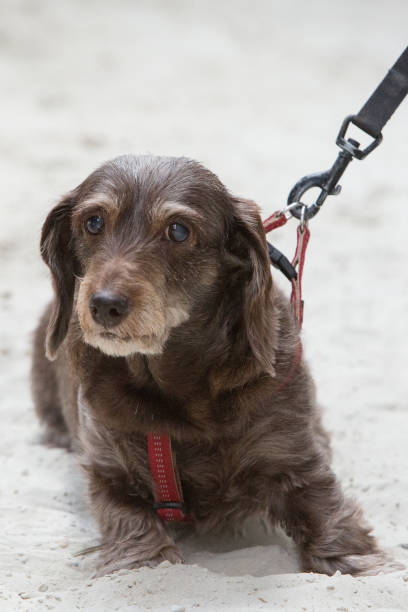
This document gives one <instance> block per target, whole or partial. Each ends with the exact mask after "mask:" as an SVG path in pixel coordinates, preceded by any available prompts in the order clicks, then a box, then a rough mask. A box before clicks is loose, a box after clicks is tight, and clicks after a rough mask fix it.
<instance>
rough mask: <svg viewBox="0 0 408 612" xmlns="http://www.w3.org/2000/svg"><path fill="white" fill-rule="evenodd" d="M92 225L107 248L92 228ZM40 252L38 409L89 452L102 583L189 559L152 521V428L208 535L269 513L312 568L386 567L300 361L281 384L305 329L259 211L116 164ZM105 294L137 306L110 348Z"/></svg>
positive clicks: (206, 181) (213, 182)
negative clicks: (284, 287)
mask: <svg viewBox="0 0 408 612" xmlns="http://www.w3.org/2000/svg"><path fill="white" fill-rule="evenodd" d="M95 214H100V215H103V217H104V220H105V227H104V230H103V232H102V234H101V235H89V234H87V232H86V231H85V229H84V226H85V221H86V219H87V218H89V217H90V216H91V215H95ZM175 222H179V223H183V224H185V225H186V226H187V227H188V228H189V229H190V236H189V238H188V239H187V240H186V241H185V242H183V243H180V244H177V243H174V242H172V241H171V240H169V239H168V237H166V227H167V226H168V225H169V223H175ZM41 250H42V255H43V258H44V260H45V261H46V263H47V264H48V266H49V267H50V269H51V272H52V275H53V282H54V288H55V300H54V303H53V305H52V306H51V309H48V310H47V312H46V313H45V315H44V317H43V319H42V321H41V323H40V326H39V328H38V331H37V334H36V339H35V352H34V363H33V391H34V400H35V405H36V409H37V413H38V415H39V417H40V419H41V420H42V422H43V423H44V425H45V426H46V432H47V433H46V436H45V439H46V440H47V441H49V442H50V443H55V444H59V445H66V446H68V445H70V444H72V446H73V447H74V448H75V449H76V450H78V451H79V452H80V453H81V457H82V463H83V465H84V467H85V469H86V472H87V476H88V479H89V492H90V499H91V504H92V508H93V511H94V513H95V516H96V518H97V520H98V522H99V525H100V530H101V535H102V543H101V552H100V560H99V571H100V573H106V572H110V571H114V570H116V569H119V568H122V567H126V568H130V567H138V566H140V565H145V564H148V565H155V564H156V563H158V562H160V561H162V560H164V559H169V560H170V561H171V562H180V561H181V560H182V558H181V554H180V552H179V551H178V549H177V547H176V545H175V543H174V541H173V539H172V537H171V535H170V532H169V531H168V529H167V527H166V525H164V524H163V523H162V521H161V520H160V519H159V518H158V517H157V516H156V515H155V512H154V511H153V500H154V495H153V485H152V478H151V474H150V471H149V467H148V456H147V444H146V434H147V433H148V432H166V433H168V434H169V435H170V436H171V439H172V442H173V447H174V451H175V455H176V459H177V466H178V469H179V472H180V478H181V484H182V489H183V493H184V499H185V503H186V507H187V511H188V514H189V516H190V517H191V519H192V525H193V526H194V527H195V528H196V529H197V530H198V531H201V532H203V531H208V530H215V529H222V528H224V527H226V526H231V525H233V524H236V525H242V523H243V521H244V520H245V519H246V518H247V517H249V516H254V515H262V516H267V517H268V519H269V521H270V522H271V523H272V524H277V523H279V524H281V525H283V526H284V527H285V529H286V530H287V532H288V533H289V534H290V535H291V536H292V537H293V538H294V540H295V541H296V542H297V543H298V545H299V550H300V555H301V559H302V564H303V568H304V569H305V570H308V571H315V572H324V573H328V574H332V573H334V572H335V571H336V570H338V569H339V570H341V571H342V572H347V573H352V574H361V573H375V572H377V571H380V570H381V568H382V567H383V565H384V561H385V556H384V555H383V554H382V553H381V552H380V551H379V549H378V548H377V545H376V542H375V540H374V538H373V537H372V536H371V535H370V533H369V532H370V529H369V528H368V527H367V526H366V525H365V523H364V521H363V519H362V517H361V512H360V510H359V509H358V507H357V506H356V505H355V504H354V502H352V501H350V500H348V499H345V498H344V497H343V494H342V492H341V488H340V486H339V483H338V481H337V480H336V478H335V476H334V474H333V472H332V471H331V469H330V466H329V463H330V459H329V447H328V439H327V434H326V433H325V432H324V430H323V428H322V425H321V422H320V416H319V412H318V409H317V407H316V401H315V396H314V390H313V382H312V380H311V378H310V374H309V372H308V369H307V367H306V364H305V363H304V361H302V362H301V363H300V364H299V365H298V367H297V369H296V371H295V372H294V375H293V377H292V378H291V380H290V383H289V384H287V385H286V386H284V387H282V381H284V380H285V379H286V377H287V375H288V372H289V370H290V368H291V366H292V364H293V362H294V360H295V359H296V352H297V349H298V343H299V338H298V329H297V325H296V323H295V321H294V320H293V317H292V314H291V312H290V308H289V305H288V303H287V301H286V299H285V298H284V297H283V296H282V295H281V294H280V293H279V291H278V290H277V289H276V288H275V287H274V285H273V283H272V277H271V274H270V267H269V260H268V254H267V248H266V241H265V235H264V232H263V229H262V224H261V219H260V217H259V213H258V210H257V207H256V206H255V204H254V203H252V202H250V201H244V200H238V199H236V198H233V197H232V196H231V195H230V194H229V193H228V191H227V190H226V189H225V187H224V186H223V185H222V184H221V183H220V181H219V180H218V179H217V177H216V176H214V175H213V174H212V173H211V172H209V171H208V170H206V169H205V168H203V167H202V166H201V165H199V164H198V163H196V162H193V161H191V160H187V159H183V158H182V159H176V158H160V157H148V156H146V157H138V158H136V157H131V156H128V157H122V158H118V159H116V160H113V161H112V162H109V163H107V164H105V165H103V166H102V167H101V168H99V169H98V170H97V171H95V172H94V173H93V174H91V175H90V176H89V177H88V178H87V179H86V180H85V181H84V182H83V183H82V184H81V185H80V186H79V187H77V188H76V189H75V190H74V191H72V192H71V193H70V194H68V196H66V197H65V198H63V199H62V200H61V202H60V203H59V204H58V205H57V206H56V207H55V208H54V209H53V210H52V211H51V212H50V214H49V215H48V217H47V219H46V221H45V224H44V228H43V234H42V240H41ZM101 290H110V291H114V292H116V293H120V294H121V295H126V296H127V297H128V298H129V301H130V304H131V311H130V313H129V315H128V316H127V317H125V319H124V321H123V322H121V323H120V324H119V325H118V326H117V327H115V328H114V329H113V332H114V333H115V334H116V336H115V337H113V336H112V337H111V336H109V335H106V334H105V337H104V338H103V331H104V329H103V327H102V326H101V325H99V324H97V323H96V322H95V321H94V320H93V318H92V316H91V314H90V310H89V305H88V304H89V299H90V296H91V295H92V294H93V293H94V292H95V291H101ZM101 334H102V335H101ZM45 344H46V347H47V349H46V350H47V356H48V357H49V358H51V359H53V358H55V356H56V354H57V351H58V356H57V358H56V359H55V361H53V362H50V361H47V360H46V359H45V356H44V348H43V347H44V345H45ZM115 351H116V353H115ZM115 354H119V355H122V356H114V355H115Z"/></svg>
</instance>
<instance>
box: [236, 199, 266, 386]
mask: <svg viewBox="0 0 408 612" xmlns="http://www.w3.org/2000/svg"><path fill="white" fill-rule="evenodd" d="M233 210H234V224H233V228H232V232H231V233H230V244H231V247H232V249H231V250H232V252H233V253H234V255H235V256H236V257H238V258H239V259H240V260H241V262H242V263H243V265H244V269H245V277H244V281H243V284H242V292H243V294H242V305H243V321H244V326H245V330H246V334H247V341H248V344H249V346H250V348H251V350H252V353H253V354H254V356H255V358H256V359H257V361H258V363H259V365H260V366H261V368H262V369H263V371H264V372H268V374H270V375H271V376H274V375H275V368H274V363H275V343H276V338H277V333H276V330H275V326H276V321H275V318H276V315H275V313H274V310H273V296H272V275H271V271H270V261H269V255H268V248H267V244H266V237H265V231H264V229H263V225H262V220H261V217H260V213H259V208H258V206H257V205H256V204H255V202H253V201H251V200H244V199H236V198H234V199H233ZM241 278H242V277H241Z"/></svg>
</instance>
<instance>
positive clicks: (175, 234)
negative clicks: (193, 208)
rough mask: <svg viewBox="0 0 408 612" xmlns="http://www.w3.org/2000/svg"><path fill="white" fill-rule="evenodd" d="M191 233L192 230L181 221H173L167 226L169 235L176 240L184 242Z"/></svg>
mask: <svg viewBox="0 0 408 612" xmlns="http://www.w3.org/2000/svg"><path fill="white" fill-rule="evenodd" d="M189 235H190V231H189V230H188V229H187V228H186V227H184V225H181V223H172V224H171V225H169V226H168V228H167V236H168V237H169V238H170V240H174V242H184V240H187V238H188V237H189Z"/></svg>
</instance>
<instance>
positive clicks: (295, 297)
mask: <svg viewBox="0 0 408 612" xmlns="http://www.w3.org/2000/svg"><path fill="white" fill-rule="evenodd" d="M287 221H288V219H287V218H286V215H285V214H283V213H282V212H281V211H276V212H274V213H273V215H271V216H270V217H268V218H267V219H266V220H265V221H264V222H263V226H264V229H265V233H268V232H271V231H272V230H274V229H276V228H277V227H281V226H282V225H285V223H286V222H287ZM309 238H310V230H309V228H308V226H307V224H306V223H305V224H303V226H302V224H301V223H300V224H299V226H298V229H297V244H296V252H295V255H294V257H293V260H292V266H293V267H294V268H297V276H296V278H292V280H291V283H292V293H291V296H290V303H291V306H292V309H293V313H294V315H295V317H296V320H297V322H298V324H299V329H301V328H302V323H303V300H302V276H303V266H304V264H305V256H306V249H307V245H308V243H309ZM302 354H303V348H302V342H301V341H300V340H299V344H298V348H297V351H296V355H295V358H294V359H293V361H292V363H291V366H290V368H289V372H288V374H287V376H286V378H285V379H284V380H283V381H282V382H281V384H280V385H279V387H278V391H282V389H284V388H285V387H286V386H287V385H288V384H289V383H290V381H291V380H292V378H293V376H294V374H295V371H296V369H297V367H298V365H299V364H300V362H301V361H302Z"/></svg>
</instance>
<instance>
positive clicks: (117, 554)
mask: <svg viewBox="0 0 408 612" xmlns="http://www.w3.org/2000/svg"><path fill="white" fill-rule="evenodd" d="M163 561H170V563H173V564H175V563H184V560H183V557H182V556H181V553H180V551H179V550H178V549H177V548H176V547H175V546H167V547H166V548H163V549H162V550H161V551H160V553H159V554H157V555H155V556H152V557H148V556H145V555H144V556H141V554H140V552H138V551H137V550H135V549H133V550H132V548H131V547H129V546H127V547H126V549H124V547H123V546H121V545H115V544H114V545H111V546H104V547H103V548H102V549H101V552H100V555H99V561H98V564H97V571H96V573H95V575H94V577H95V578H97V577H100V576H105V575H106V574H111V573H112V572H117V571H118V570H120V569H137V568H139V567H156V566H157V565H159V564H160V563H163Z"/></svg>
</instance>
